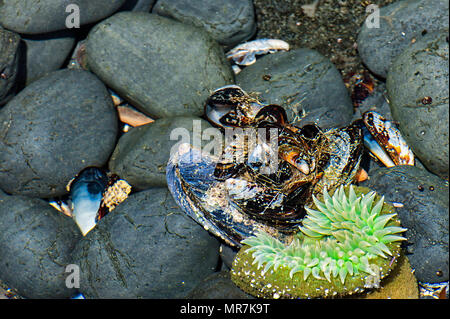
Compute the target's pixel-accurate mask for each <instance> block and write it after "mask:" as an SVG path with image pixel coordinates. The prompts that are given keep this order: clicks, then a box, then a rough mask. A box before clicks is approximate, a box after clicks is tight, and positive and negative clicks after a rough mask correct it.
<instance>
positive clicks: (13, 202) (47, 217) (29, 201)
mask: <svg viewBox="0 0 450 319" xmlns="http://www.w3.org/2000/svg"><path fill="white" fill-rule="evenodd" d="M80 238H81V234H80V232H79V230H78V228H77V226H76V224H75V223H74V222H73V220H72V219H71V218H69V217H67V216H64V215H63V214H61V213H59V212H58V211H57V210H55V209H54V208H52V207H51V206H50V205H49V204H48V203H47V202H46V201H43V200H40V199H35V198H27V197H22V196H6V197H1V196H0V242H1V243H2V244H1V245H0V280H1V281H3V282H4V283H6V284H7V285H8V286H9V287H11V288H14V289H15V290H17V292H18V293H19V294H20V295H21V296H22V297H26V298H69V297H71V296H72V295H73V294H74V293H75V292H76V288H67V287H66V279H67V277H68V276H69V275H70V274H71V273H70V272H68V273H66V266H67V265H68V264H70V263H71V261H70V254H71V252H72V250H73V248H74V247H75V244H76V243H77V241H78V240H79V239H80Z"/></svg>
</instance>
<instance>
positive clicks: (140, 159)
mask: <svg viewBox="0 0 450 319" xmlns="http://www.w3.org/2000/svg"><path fill="white" fill-rule="evenodd" d="M194 121H198V122H195V123H198V124H199V126H198V129H199V130H204V129H207V128H209V127H211V125H210V124H209V123H208V122H207V121H205V120H202V119H200V118H198V117H173V118H162V119H158V120H156V121H155V122H153V123H150V124H147V125H143V126H139V127H135V128H133V129H132V130H130V131H129V132H128V133H126V134H125V135H123V136H122V137H121V138H120V139H119V142H118V143H117V146H116V149H115V150H114V153H113V154H112V156H111V159H110V161H109V169H110V170H111V171H112V172H113V173H115V174H117V175H119V176H120V177H121V178H124V179H125V180H126V181H127V182H128V183H130V184H131V185H132V186H133V187H135V188H136V189H146V188H149V187H157V186H166V185H167V182H166V166H167V161H168V160H169V157H170V154H171V151H172V148H174V147H175V145H176V144H177V145H178V144H179V143H181V142H187V143H193V141H194V140H193V138H196V139H197V138H198V139H199V140H201V134H202V132H201V131H194ZM195 127H197V124H195ZM174 130H177V131H174ZM172 131H174V133H172ZM177 132H180V133H181V134H184V137H183V136H179V135H178V133H177ZM171 134H173V135H172V139H171ZM185 137H186V138H187V140H185V139H184V138H185ZM174 150H175V149H174Z"/></svg>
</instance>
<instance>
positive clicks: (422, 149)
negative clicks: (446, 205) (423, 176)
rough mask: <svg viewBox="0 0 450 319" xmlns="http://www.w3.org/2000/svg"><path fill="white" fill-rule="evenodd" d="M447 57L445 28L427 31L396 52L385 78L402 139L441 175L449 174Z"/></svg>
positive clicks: (427, 166)
mask: <svg viewBox="0 0 450 319" xmlns="http://www.w3.org/2000/svg"><path fill="white" fill-rule="evenodd" d="M448 57H449V53H448V31H443V32H438V33H429V34H427V35H426V36H424V37H423V38H422V39H421V40H419V41H417V42H416V43H414V44H413V45H411V46H409V47H408V48H407V49H405V50H404V51H403V53H402V54H401V55H399V56H398V58H397V59H396V60H395V61H394V63H393V64H392V67H391V70H390V71H389V74H388V78H387V82H386V86H387V90H388V94H389V99H390V101H391V103H390V106H391V111H392V116H393V118H394V120H395V121H397V122H399V125H400V131H401V132H402V134H403V136H404V138H405V140H406V141H407V142H408V144H409V145H410V146H411V148H412V150H413V151H414V153H415V154H416V156H417V157H418V158H419V159H420V160H421V161H422V163H423V164H424V165H425V167H426V168H427V169H428V170H430V171H431V172H433V173H435V174H437V175H441V176H449V145H448V143H449V113H448V110H449V80H448V79H449V71H448V68H449V63H448Z"/></svg>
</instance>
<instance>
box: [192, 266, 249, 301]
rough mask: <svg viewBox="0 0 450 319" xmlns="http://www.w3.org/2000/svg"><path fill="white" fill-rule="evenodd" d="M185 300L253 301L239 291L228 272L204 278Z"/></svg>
mask: <svg viewBox="0 0 450 319" xmlns="http://www.w3.org/2000/svg"><path fill="white" fill-rule="evenodd" d="M186 298H187V299H254V298H253V297H252V296H250V295H247V294H246V293H245V292H243V291H242V290H241V289H239V288H238V287H237V286H236V285H235V284H234V283H233V282H232V281H231V278H230V273H229V272H228V271H221V272H216V273H214V274H212V275H209V276H208V277H207V278H205V279H204V280H203V281H202V282H201V283H200V284H199V285H198V286H197V287H195V289H193V290H192V291H191V292H190V293H189V294H188V295H187V296H186Z"/></svg>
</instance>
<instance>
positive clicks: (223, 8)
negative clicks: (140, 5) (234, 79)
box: [152, 0, 256, 47]
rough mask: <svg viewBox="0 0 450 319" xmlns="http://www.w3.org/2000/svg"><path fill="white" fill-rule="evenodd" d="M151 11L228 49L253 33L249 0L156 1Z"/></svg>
mask: <svg viewBox="0 0 450 319" xmlns="http://www.w3.org/2000/svg"><path fill="white" fill-rule="evenodd" d="M152 12H153V13H156V14H159V15H161V16H165V17H169V18H172V19H175V20H177V21H180V22H182V23H185V24H190V25H194V26H196V27H201V28H203V29H205V30H206V31H207V32H208V33H209V34H211V36H212V37H213V38H214V39H215V40H217V42H219V43H220V44H223V45H225V46H228V47H231V46H234V45H236V44H239V43H241V42H245V41H246V40H248V39H250V38H251V37H252V36H253V35H254V34H255V32H256V23H255V13H254V8H253V2H252V1H251V0H244V1H243V0H228V1H217V0H216V1H213V0H197V1H189V0H159V1H158V2H157V3H156V4H155V6H154V8H153V10H152Z"/></svg>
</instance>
